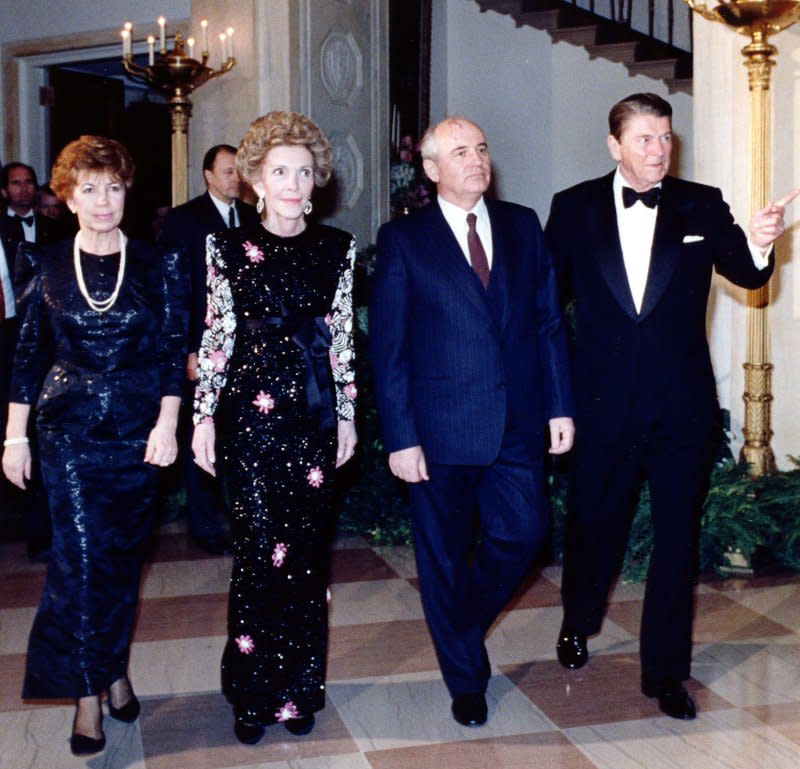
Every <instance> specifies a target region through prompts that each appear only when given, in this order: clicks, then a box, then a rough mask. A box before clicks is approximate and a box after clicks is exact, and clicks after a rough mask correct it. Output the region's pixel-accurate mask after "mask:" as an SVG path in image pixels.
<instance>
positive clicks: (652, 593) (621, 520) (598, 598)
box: [561, 426, 712, 682]
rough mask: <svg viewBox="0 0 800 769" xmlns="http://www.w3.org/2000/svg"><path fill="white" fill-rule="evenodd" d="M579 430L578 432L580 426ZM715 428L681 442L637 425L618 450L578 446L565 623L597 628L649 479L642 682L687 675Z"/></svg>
mask: <svg viewBox="0 0 800 769" xmlns="http://www.w3.org/2000/svg"><path fill="white" fill-rule="evenodd" d="M579 430H580V427H579ZM711 436H712V432H711V431H710V430H709V431H705V430H703V431H702V432H701V433H700V434H698V433H694V434H692V435H690V436H683V437H679V436H676V435H675V434H673V433H672V432H671V431H670V430H669V429H664V428H660V427H657V426H650V427H648V428H639V429H633V430H631V431H630V432H628V433H627V440H625V441H620V442H619V443H618V444H617V445H608V444H607V443H606V444H604V443H603V442H602V441H599V440H593V436H592V435H587V434H585V433H584V434H583V435H582V436H581V437H580V438H579V440H578V442H577V443H576V448H575V456H574V457H573V473H572V481H571V485H570V497H571V498H570V504H569V509H568V514H567V531H566V538H565V551H564V573H563V579H562V588H561V594H562V600H563V604H564V623H565V624H566V625H569V627H570V628H572V629H574V630H575V631H577V632H579V633H584V634H586V635H592V634H594V633H597V632H599V630H600V627H601V625H602V621H603V615H604V613H605V609H606V602H607V600H608V593H609V589H610V587H611V584H612V582H613V581H614V579H615V577H616V575H617V573H618V571H619V567H620V564H621V562H622V558H623V557H624V554H625V548H626V544H627V539H628V533H629V531H630V524H631V520H632V518H633V515H634V512H635V510H636V504H637V501H638V496H639V491H640V489H641V484H642V480H643V479H644V478H646V479H647V482H648V484H649V491H650V511H651V516H652V524H653V542H654V544H653V551H652V553H651V556H650V566H649V570H648V573H647V582H646V586H645V597H644V610H643V614H642V623H641V636H640V657H641V663H642V678H643V680H646V681H653V682H658V681H662V680H664V679H666V678H673V679H677V680H685V679H686V678H688V677H689V671H690V666H691V645H692V619H693V617H692V604H693V587H694V577H695V572H696V566H697V532H698V525H699V520H700V511H701V507H702V504H703V500H704V499H705V495H706V492H707V490H708V479H709V475H710V471H711V466H712V440H711Z"/></svg>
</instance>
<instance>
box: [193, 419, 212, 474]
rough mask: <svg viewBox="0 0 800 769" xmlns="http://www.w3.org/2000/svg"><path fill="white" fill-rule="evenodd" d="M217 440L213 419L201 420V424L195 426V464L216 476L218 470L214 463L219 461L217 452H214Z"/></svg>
mask: <svg viewBox="0 0 800 769" xmlns="http://www.w3.org/2000/svg"><path fill="white" fill-rule="evenodd" d="M215 442H216V430H215V429H214V422H213V421H211V420H210V419H209V420H208V421H206V422H201V423H200V424H199V425H195V426H194V435H192V451H193V452H194V461H195V464H197V466H198V467H200V468H202V469H203V470H205V471H206V472H207V473H208V474H209V475H213V476H214V477H216V475H217V471H216V469H215V468H214V463H215V462H216V461H217V457H216V454H215V453H214V443H215Z"/></svg>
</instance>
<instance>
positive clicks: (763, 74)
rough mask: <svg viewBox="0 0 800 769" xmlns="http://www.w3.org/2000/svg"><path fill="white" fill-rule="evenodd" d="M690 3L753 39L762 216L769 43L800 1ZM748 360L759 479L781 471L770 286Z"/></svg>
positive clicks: (753, 146)
mask: <svg viewBox="0 0 800 769" xmlns="http://www.w3.org/2000/svg"><path fill="white" fill-rule="evenodd" d="M684 2H685V3H686V4H687V5H688V6H689V7H690V8H691V9H692V10H693V11H696V12H697V13H699V14H701V15H702V16H703V17H704V18H706V19H710V20H711V21H719V22H722V23H723V24H725V25H726V26H728V27H730V28H731V29H733V30H735V31H736V32H739V33H740V34H742V35H747V36H749V37H750V43H749V44H748V45H746V46H745V47H744V48H742V54H743V55H744V57H745V62H744V63H745V66H746V67H747V76H748V83H749V87H750V208H751V211H757V210H758V209H760V208H763V207H764V206H765V205H767V203H768V202H769V195H770V160H771V154H772V153H771V148H770V100H769V99H770V91H769V82H770V70H771V68H772V67H774V66H775V58H774V57H775V55H776V54H777V53H778V49H777V48H776V47H775V46H774V45H771V44H770V43H769V42H768V40H767V39H768V37H769V36H770V35H773V34H775V33H777V32H780V31H781V30H782V29H785V28H786V27H789V26H791V25H792V24H793V23H794V22H795V21H797V20H798V19H799V18H800V0H721V2H716V3H711V6H712V7H711V8H709V7H708V6H707V5H706V3H704V2H703V3H701V2H697V0H684ZM747 304H748V309H747V316H748V323H747V360H746V362H745V364H744V404H745V410H744V446H742V451H741V455H740V460H743V461H745V462H747V463H748V464H749V465H750V468H751V473H752V475H754V476H762V475H766V474H768V473H772V472H774V471H775V455H774V454H773V452H772V448H771V447H770V439H771V437H772V427H771V408H772V364H771V363H770V362H769V318H768V315H767V311H768V305H769V286H768V285H767V286H764V287H763V288H760V289H757V290H755V291H748V301H747Z"/></svg>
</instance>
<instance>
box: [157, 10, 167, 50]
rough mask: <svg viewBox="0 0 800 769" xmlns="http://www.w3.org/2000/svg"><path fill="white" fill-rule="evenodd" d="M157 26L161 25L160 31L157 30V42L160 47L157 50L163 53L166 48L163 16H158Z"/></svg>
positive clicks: (165, 25)
mask: <svg viewBox="0 0 800 769" xmlns="http://www.w3.org/2000/svg"><path fill="white" fill-rule="evenodd" d="M158 26H159V27H161V31H160V32H159V44H160V45H161V48H160V49H159V50H160V51H161V52H162V53H164V52H165V51H166V50H167V20H166V19H165V18H164V17H163V16H159V17H158Z"/></svg>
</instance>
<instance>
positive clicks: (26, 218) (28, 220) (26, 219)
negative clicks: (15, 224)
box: [13, 214, 33, 227]
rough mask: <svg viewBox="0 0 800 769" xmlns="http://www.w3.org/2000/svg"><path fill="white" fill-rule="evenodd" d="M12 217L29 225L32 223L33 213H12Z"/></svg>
mask: <svg viewBox="0 0 800 769" xmlns="http://www.w3.org/2000/svg"><path fill="white" fill-rule="evenodd" d="M13 218H14V219H17V220H18V221H20V222H21V223H22V224H27V225H28V227H30V226H31V225H32V224H33V214H29V215H28V216H20V215H19V214H14V216H13Z"/></svg>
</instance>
